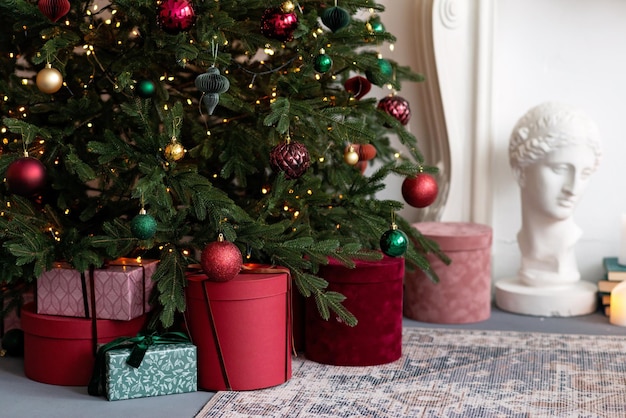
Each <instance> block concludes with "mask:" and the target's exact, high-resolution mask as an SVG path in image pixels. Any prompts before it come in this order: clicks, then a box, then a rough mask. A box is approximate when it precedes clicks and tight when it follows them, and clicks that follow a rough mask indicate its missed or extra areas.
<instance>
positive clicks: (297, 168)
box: [270, 141, 311, 180]
mask: <svg viewBox="0 0 626 418" xmlns="http://www.w3.org/2000/svg"><path fill="white" fill-rule="evenodd" d="M270 165H271V166H272V169H274V171H282V172H284V173H285V177H286V178H288V179H290V180H291V179H297V178H298V177H300V176H301V175H303V174H304V172H305V171H306V170H307V169H308V168H309V166H310V165H311V157H310V155H309V150H307V149H306V146H305V145H304V144H301V143H299V142H295V141H287V142H283V143H281V144H278V145H276V146H275V147H274V148H273V149H272V151H271V152H270Z"/></svg>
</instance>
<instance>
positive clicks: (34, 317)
mask: <svg viewBox="0 0 626 418" xmlns="http://www.w3.org/2000/svg"><path fill="white" fill-rule="evenodd" d="M145 320H146V315H142V316H139V317H137V318H134V319H131V320H130V321H117V320H110V319H98V320H97V321H96V323H97V327H98V344H105V343H108V342H110V341H113V340H114V339H116V338H119V337H134V336H135V335H137V333H138V332H139V331H141V329H142V328H143V326H144V323H145ZM22 330H23V331H24V374H25V375H26V377H28V378H29V379H31V380H35V381H37V382H42V383H48V384H52V385H60V386H87V385H88V384H89V380H90V379H91V374H92V372H93V366H94V361H95V356H94V352H93V340H92V321H91V319H88V318H75V317H68V316H57V315H40V314H37V313H35V305H34V303H29V304H26V305H24V306H23V307H22Z"/></svg>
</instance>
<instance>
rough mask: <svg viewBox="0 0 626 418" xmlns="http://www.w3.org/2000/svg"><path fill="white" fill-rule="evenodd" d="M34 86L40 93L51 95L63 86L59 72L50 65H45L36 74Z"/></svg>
mask: <svg viewBox="0 0 626 418" xmlns="http://www.w3.org/2000/svg"><path fill="white" fill-rule="evenodd" d="M35 84H36V85H37V88H38V89H39V90H40V91H41V92H43V93H47V94H53V93H56V92H57V91H59V90H60V89H61V87H62V86H63V75H62V74H61V72H60V71H59V70H57V69H56V68H53V67H52V64H50V63H47V64H46V67H45V68H43V69H41V70H40V71H39V72H38V73H37V78H36V79H35Z"/></svg>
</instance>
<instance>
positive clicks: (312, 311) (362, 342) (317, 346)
mask: <svg viewBox="0 0 626 418" xmlns="http://www.w3.org/2000/svg"><path fill="white" fill-rule="evenodd" d="M355 264H356V267H355V268H353V269H351V268H348V267H345V266H344V265H343V264H341V263H340V262H338V261H336V260H330V262H329V263H328V265H326V266H320V271H319V276H320V277H322V278H324V279H326V280H327V281H328V288H327V290H329V291H335V292H339V293H341V294H342V295H344V296H345V297H346V300H345V301H344V302H343V305H344V306H345V307H346V309H348V311H350V312H351V313H352V314H353V315H354V316H356V318H357V320H358V324H357V325H356V326H354V327H350V326H348V325H346V324H345V323H343V322H342V321H340V320H339V318H338V317H334V316H333V314H332V312H331V318H330V319H329V320H328V321H326V320H324V319H322V318H321V316H320V315H319V312H318V310H317V306H316V304H315V301H314V300H313V298H308V299H307V301H306V319H305V330H304V337H305V354H306V357H307V358H308V359H310V360H313V361H316V362H318V363H323V364H332V365H337V366H372V365H377V364H384V363H390V362H392V361H395V360H397V359H399V358H400V356H401V355H402V279H403V277H404V258H402V257H398V258H394V257H388V256H384V258H383V259H382V260H378V261H364V260H355Z"/></svg>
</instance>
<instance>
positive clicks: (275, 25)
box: [261, 2, 298, 42]
mask: <svg viewBox="0 0 626 418" xmlns="http://www.w3.org/2000/svg"><path fill="white" fill-rule="evenodd" d="M285 3H291V2H285ZM285 3H283V6H282V7H271V8H269V9H266V10H265V12H263V16H261V33H262V34H263V35H264V36H267V37H268V38H272V39H276V40H278V41H281V42H289V41H292V40H293V34H294V32H295V31H296V29H297V28H298V15H296V13H295V12H294V9H293V8H289V7H285V6H284V4H285ZM285 10H290V11H287V12H286V11H285Z"/></svg>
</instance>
